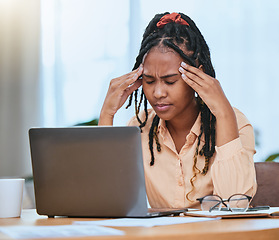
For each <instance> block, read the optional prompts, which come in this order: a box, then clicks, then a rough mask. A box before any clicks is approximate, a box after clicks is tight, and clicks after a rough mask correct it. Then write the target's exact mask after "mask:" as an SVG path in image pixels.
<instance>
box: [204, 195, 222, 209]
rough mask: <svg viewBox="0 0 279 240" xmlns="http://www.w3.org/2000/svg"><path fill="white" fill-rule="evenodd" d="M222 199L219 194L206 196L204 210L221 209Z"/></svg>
mask: <svg viewBox="0 0 279 240" xmlns="http://www.w3.org/2000/svg"><path fill="white" fill-rule="evenodd" d="M221 203H222V200H221V199H220V198H219V197H218V196H206V197H204V198H203V200H202V204H201V208H202V210H203V211H210V212H211V211H215V210H220V209H221Z"/></svg>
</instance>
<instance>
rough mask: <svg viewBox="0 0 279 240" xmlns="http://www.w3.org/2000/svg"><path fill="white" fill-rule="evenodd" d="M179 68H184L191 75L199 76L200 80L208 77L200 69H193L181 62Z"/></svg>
mask: <svg viewBox="0 0 279 240" xmlns="http://www.w3.org/2000/svg"><path fill="white" fill-rule="evenodd" d="M181 67H182V68H184V69H185V70H186V71H188V72H191V73H192V74H194V75H197V76H199V77H200V78H202V79H204V78H206V77H209V75H207V74H206V73H205V72H204V71H202V70H201V69H199V68H196V67H193V66H191V65H188V64H186V63H185V62H181Z"/></svg>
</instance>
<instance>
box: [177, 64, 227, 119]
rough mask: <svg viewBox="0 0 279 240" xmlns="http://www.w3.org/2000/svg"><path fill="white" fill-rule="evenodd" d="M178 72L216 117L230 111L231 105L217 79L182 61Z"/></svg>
mask: <svg viewBox="0 0 279 240" xmlns="http://www.w3.org/2000/svg"><path fill="white" fill-rule="evenodd" d="M179 72H180V73H181V77H182V79H183V80H184V81H185V82H186V83H187V84H188V85H189V86H190V87H191V88H193V89H194V90H195V91H196V92H197V93H198V95H199V96H200V98H201V99H202V100H203V101H204V103H205V104H206V105H207V106H208V108H209V109H210V111H211V112H212V114H213V115H214V116H215V117H216V118H218V116H219V115H220V114H221V115H222V114H224V112H227V111H230V112H231V110H232V107H231V105H230V103H229V101H228V99H227V98H226V96H225V93H224V92H223V89H222V87H221V85H220V83H219V81H218V80H217V79H215V78H213V77H211V76H209V75H208V74H206V73H204V72H203V71H202V70H201V67H200V68H196V67H193V66H190V65H187V64H185V63H184V62H182V63H181V67H180V68H179Z"/></svg>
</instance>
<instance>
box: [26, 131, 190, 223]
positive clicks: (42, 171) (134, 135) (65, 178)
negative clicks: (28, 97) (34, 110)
mask: <svg viewBox="0 0 279 240" xmlns="http://www.w3.org/2000/svg"><path fill="white" fill-rule="evenodd" d="M29 140H30V149H31V160H32V169H33V178H34V190H35V201H36V209H37V213H38V214H40V215H47V216H49V217H54V216H69V217H154V216H165V215H170V214H179V213H181V212H185V211H186V209H174V210H170V211H161V212H148V207H147V197H146V189H145V179H144V169H143V160H142V148H141V133H140V129H139V128H138V127H132V126H131V127H130V126H129V127H128V126H127V127H112V126H105V127H97V126H94V127H73V128H32V129H30V130H29Z"/></svg>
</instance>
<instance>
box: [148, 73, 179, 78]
mask: <svg viewBox="0 0 279 240" xmlns="http://www.w3.org/2000/svg"><path fill="white" fill-rule="evenodd" d="M143 75H144V76H145V77H147V78H154V77H153V76H151V75H148V74H143ZM178 75H179V74H178V73H173V74H167V75H164V76H161V77H160V78H162V79H165V78H170V77H174V76H178Z"/></svg>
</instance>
